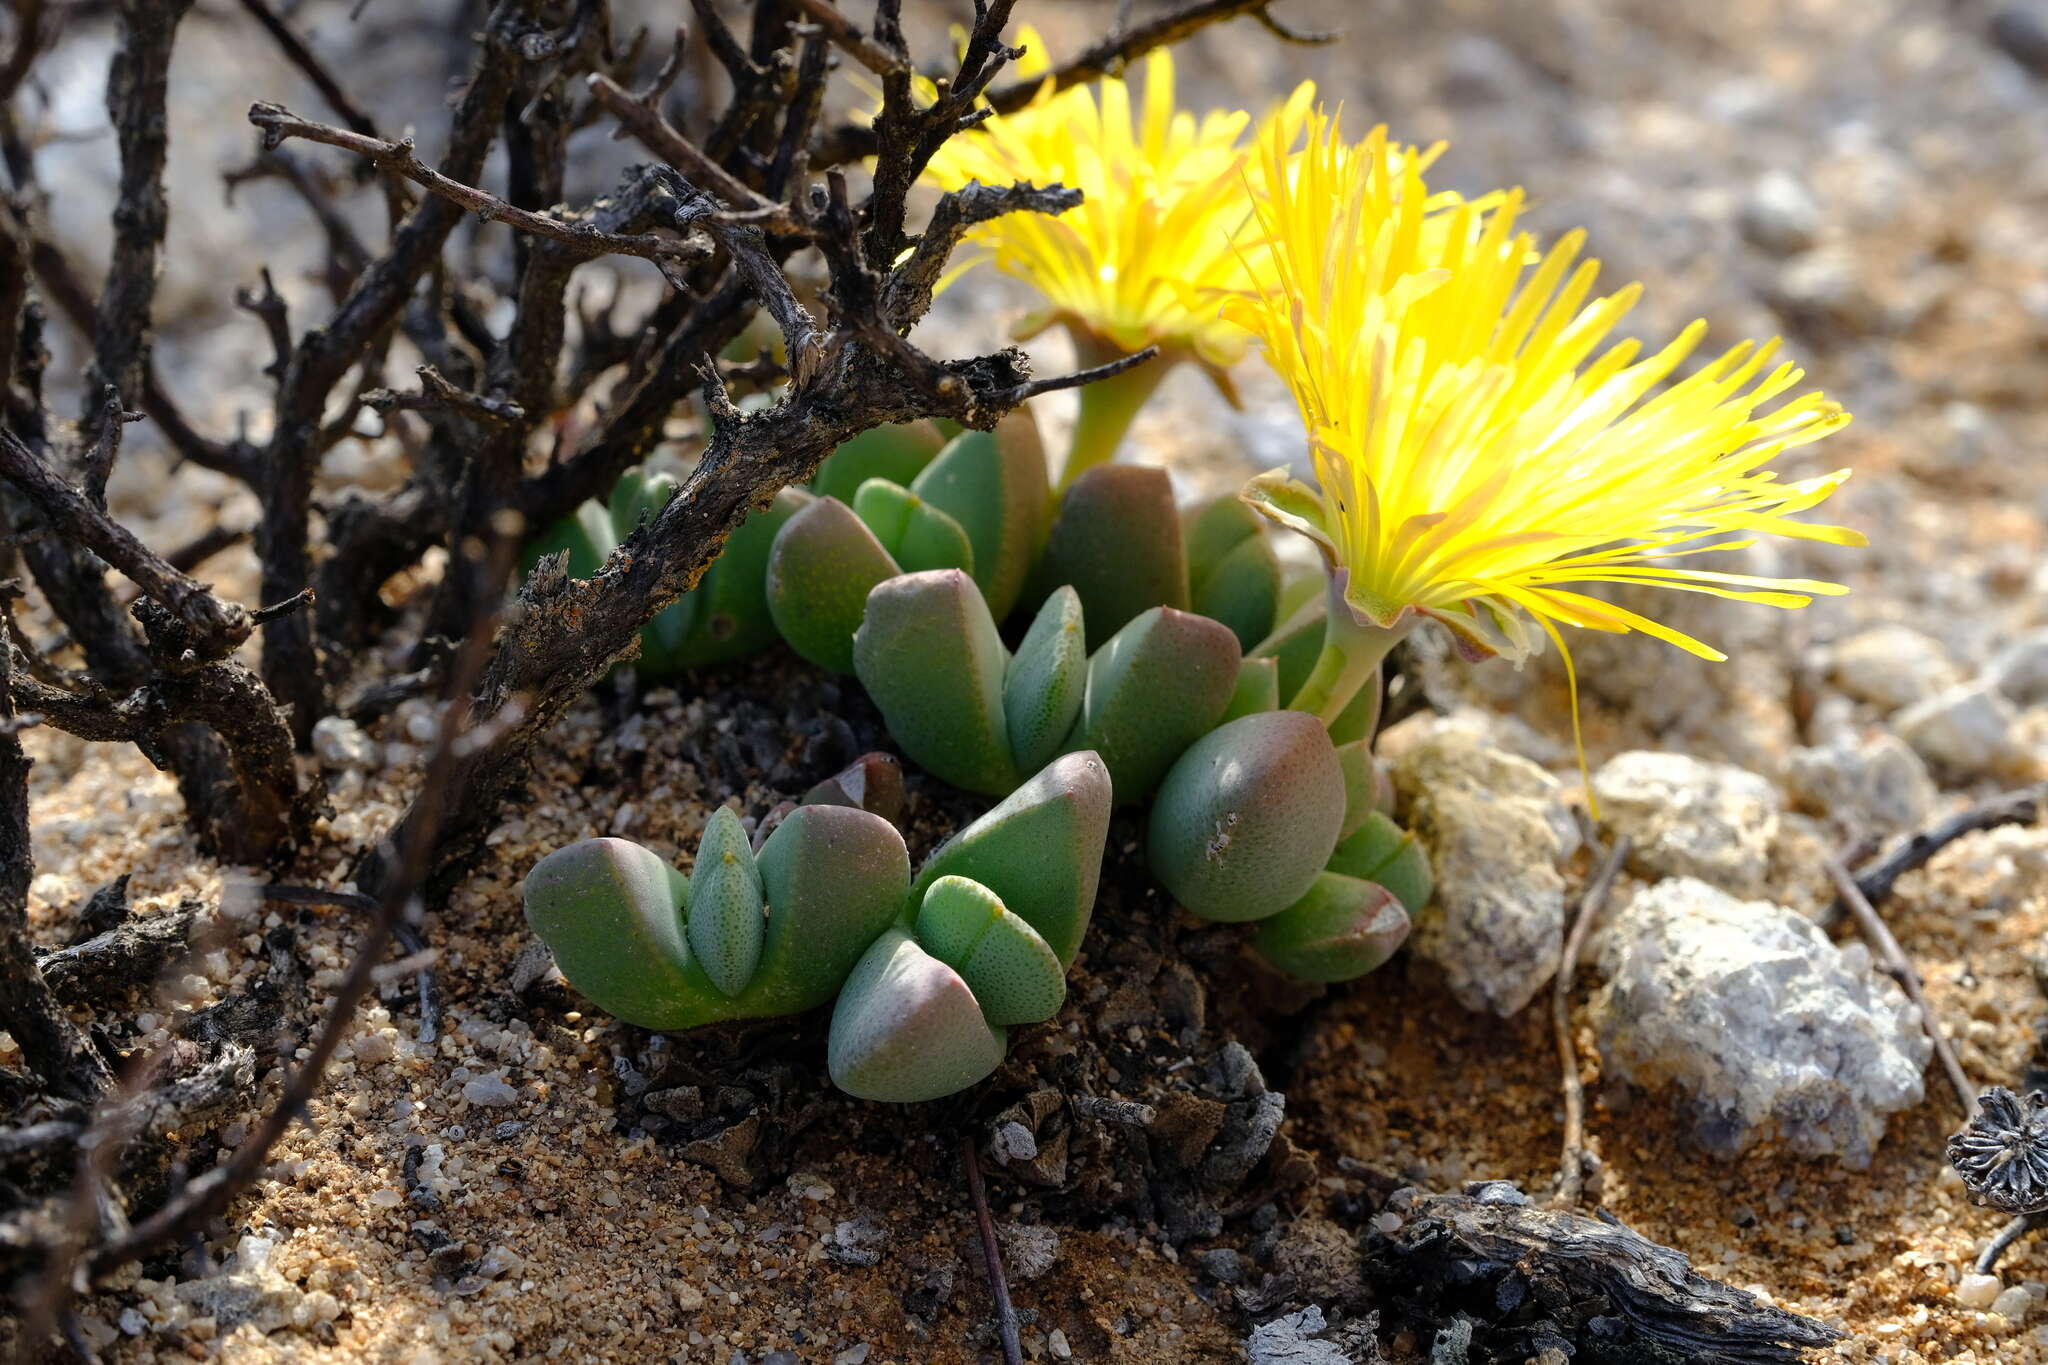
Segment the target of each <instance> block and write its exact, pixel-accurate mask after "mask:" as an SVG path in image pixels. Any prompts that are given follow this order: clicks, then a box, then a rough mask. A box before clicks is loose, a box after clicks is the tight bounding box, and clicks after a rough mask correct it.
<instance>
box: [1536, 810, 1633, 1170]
mask: <svg viewBox="0 0 2048 1365" xmlns="http://www.w3.org/2000/svg"><path fill="white" fill-rule="evenodd" d="M1629 847H1630V840H1629V836H1628V835H1626V834H1621V835H1617V836H1615V840H1614V846H1613V847H1612V848H1610V849H1609V850H1608V851H1607V856H1606V857H1604V858H1602V859H1601V860H1600V861H1599V864H1598V865H1597V866H1596V867H1594V869H1593V875H1592V876H1591V877H1589V878H1587V879H1586V886H1585V889H1584V890H1583V891H1581V892H1580V893H1579V908H1578V912H1577V913H1576V914H1575V915H1574V916H1573V918H1572V928H1571V932H1570V933H1569V934H1567V935H1566V936H1565V941H1564V954H1563V956H1562V957H1560V958H1559V959H1558V963H1557V977H1556V979H1555V980H1554V981H1553V982H1552V983H1551V993H1550V1020H1551V1025H1552V1027H1553V1028H1554V1029H1555V1030H1556V1033H1557V1059H1558V1062H1559V1064H1560V1066H1561V1067H1562V1072H1563V1088H1564V1154H1563V1156H1562V1158H1560V1160H1559V1161H1558V1164H1557V1192H1556V1194H1555V1195H1553V1196H1552V1198H1551V1201H1550V1202H1551V1204H1552V1205H1553V1206H1554V1207H1556V1208H1565V1209H1569V1208H1576V1207H1577V1206H1578V1203H1579V1198H1580V1195H1581V1194H1582V1193H1583V1192H1584V1190H1585V1183H1586V1087H1585V1083H1584V1082H1582V1081H1581V1080H1580V1079H1579V1049H1578V1047H1577V1045H1576V1044H1574V1043H1573V1041H1572V979H1573V978H1574V977H1575V976H1577V975H1578V970H1579V955H1580V954H1581V953H1583V952H1584V951H1585V949H1586V939H1587V938H1588V937H1590V936H1591V934H1592V932H1593V925H1594V924H1595V923H1596V922H1597V921H1598V920H1599V918H1600V914H1601V911H1602V909H1603V908H1604V907H1605V906H1606V904H1607V897H1608V894H1609V893H1610V892H1612V891H1613V890H1614V879H1615V878H1616V877H1617V876H1618V875H1620V873H1621V866H1622V864H1623V863H1625V862H1627V861H1628V853H1629Z"/></svg>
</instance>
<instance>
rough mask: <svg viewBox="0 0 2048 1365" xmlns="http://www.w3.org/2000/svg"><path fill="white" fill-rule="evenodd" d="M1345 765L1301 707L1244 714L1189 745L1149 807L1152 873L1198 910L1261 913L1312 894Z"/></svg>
mask: <svg viewBox="0 0 2048 1365" xmlns="http://www.w3.org/2000/svg"><path fill="white" fill-rule="evenodd" d="M1344 797H1345V791H1344V772H1343V767H1342V765H1341V764H1340V763H1339V762H1338V759H1337V751H1336V749H1335V747H1333V746H1332V745H1331V743H1330V737H1329V735H1328V734H1327V733H1326V732H1325V731H1324V730H1323V727H1322V725H1321V724H1320V723H1319V722H1318V721H1317V720H1316V718H1315V717H1314V716H1311V715H1309V714H1307V713H1306V712H1302V711H1267V712H1263V713H1260V714H1258V715H1251V716H1244V717H1242V718H1240V719H1238V720H1234V721H1231V722H1230V723H1229V724H1228V725H1224V726H1221V727H1219V728H1217V729H1215V730H1212V731H1210V732H1209V733H1208V734H1206V735H1204V736H1202V738H1200V739H1198V740H1196V741H1195V742H1194V743H1193V744H1191V745H1190V746H1188V750H1187V752H1186V753H1184V754H1182V755H1181V756H1180V760H1179V761H1178V762H1177V763H1175V764H1174V765H1173V771H1172V772H1170V773H1169V774H1167V777H1166V781H1165V783H1164V784H1162V785H1161V787H1160V789H1159V796H1158V799H1157V800H1156V801H1155V802H1154V803H1153V806H1152V820H1151V824H1150V827H1149V829H1148V832H1147V837H1146V855H1147V858H1148V859H1149V861H1150V863H1151V866H1152V872H1153V875H1154V876H1156V877H1158V878H1159V881H1160V883H1161V884H1162V885H1164V886H1165V887H1166V889H1167V890H1168V891H1170V892H1171V893H1172V894H1173V896H1174V898H1175V899H1176V900H1178V901H1179V902H1180V903H1181V904H1182V905H1183V906H1185V907H1187V909H1188V910H1190V911H1192V912H1193V913H1195V914H1197V915H1200V916H1201V917H1202V918H1204V919H1212V920H1229V921H1242V920H1259V919H1264V918H1266V917H1267V916H1268V915H1274V914H1278V913H1279V912H1280V911H1282V910H1284V909H1286V908H1287V907H1288V906H1289V905H1292V904H1293V903H1294V902H1295V901H1297V900H1299V899H1301V897H1302V896H1303V895H1304V894H1306V893H1307V891H1308V889H1309V885H1310V884H1311V883H1312V882H1314V881H1315V879H1316V874H1317V873H1319V872H1321V871H1322V870H1323V867H1324V865H1325V864H1326V863H1328V862H1329V859H1330V854H1331V851H1332V850H1333V849H1334V848H1335V847H1336V844H1337V834H1338V831H1339V830H1340V829H1341V828H1342V827H1343V823H1344Z"/></svg>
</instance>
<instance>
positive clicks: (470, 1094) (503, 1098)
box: [462, 1071, 519, 1109]
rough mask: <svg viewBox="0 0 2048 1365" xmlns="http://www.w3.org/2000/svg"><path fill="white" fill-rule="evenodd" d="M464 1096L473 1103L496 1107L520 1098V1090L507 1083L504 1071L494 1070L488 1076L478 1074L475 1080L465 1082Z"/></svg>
mask: <svg viewBox="0 0 2048 1365" xmlns="http://www.w3.org/2000/svg"><path fill="white" fill-rule="evenodd" d="M462 1098H464V1099H466V1100H468V1101H469V1102H470V1103H471V1104H475V1105H481V1106H484V1107H486V1108H492V1109H496V1108H502V1107H503V1106H505V1105H508V1104H511V1103H513V1102H515V1101H516V1100H518V1098H519V1092H518V1091H517V1090H514V1089H513V1088H512V1087H511V1086H509V1085H507V1084H506V1083H505V1075H504V1073H503V1072H500V1071H493V1072H492V1073H491V1074H490V1075H488V1076H478V1077H477V1078H476V1079H475V1080H473V1081H466V1082H464V1083H463V1087H462Z"/></svg>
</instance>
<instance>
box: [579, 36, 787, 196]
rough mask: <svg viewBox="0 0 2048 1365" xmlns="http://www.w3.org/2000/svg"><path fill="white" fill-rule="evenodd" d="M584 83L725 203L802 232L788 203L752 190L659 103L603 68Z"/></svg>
mask: <svg viewBox="0 0 2048 1365" xmlns="http://www.w3.org/2000/svg"><path fill="white" fill-rule="evenodd" d="M584 82H585V84H586V85H587V86H588V88H589V90H590V95H591V98H592V99H594V100H596V101H597V102H598V103H599V104H600V105H602V106H604V109H605V112H606V113H609V114H610V115H611V116H612V117H613V118H615V119H617V120H618V121H619V125H620V127H622V128H626V129H629V130H631V132H632V134H633V136H634V137H636V138H638V139H640V142H641V144H642V145H643V146H645V147H646V148H647V150H648V151H650V152H653V153H654V154H655V155H656V156H658V157H660V158H661V159H662V160H664V161H666V162H668V163H669V164H670V165H671V166H673V167H675V168H676V169H677V170H679V171H681V172H682V173H683V174H684V175H686V176H688V177H689V178H690V180H691V182H692V183H694V184H696V185H698V186H700V187H701V188H703V189H705V190H708V191H709V192H710V193H711V194H712V195H713V196H714V197H716V198H718V199H720V200H722V201H724V204H725V207H727V208H728V209H734V210H738V211H740V212H742V213H747V214H751V215H760V216H759V217H757V218H756V219H755V220H754V221H755V222H756V225H757V226H760V227H764V228H767V229H769V230H771V231H775V232H797V231H801V227H800V225H799V224H798V223H797V222H796V221H795V220H794V219H793V218H791V217H790V216H789V211H788V208H787V207H786V206H784V205H781V204H777V203H775V202H774V201H773V200H769V199H764V198H762V197H761V196H760V195H758V194H756V193H755V192H754V191H753V190H750V189H748V188H747V187H746V186H745V185H744V184H742V183H741V182H740V181H739V180H738V179H736V178H735V177H734V176H733V175H732V173H731V172H729V171H727V170H726V169H725V167H723V166H721V165H719V164H718V163H717V162H716V161H714V160H712V159H711V158H710V157H709V156H707V155H706V154H705V153H704V152H703V151H702V150H701V149H700V148H698V146H697V145H696V144H695V143H693V142H691V141H690V140H689V139H688V138H686V137H684V136H683V134H682V133H681V131H680V130H678V129H677V128H676V126H675V125H674V124H672V123H670V122H669V121H668V120H667V119H665V118H663V117H662V116H661V110H660V109H659V107H658V106H657V105H656V104H655V103H653V102H652V101H649V100H645V99H642V98H640V97H638V96H636V95H634V94H632V93H631V92H630V91H628V90H627V89H626V88H625V87H624V86H622V85H620V84H619V83H618V82H617V81H615V80H613V79H612V78H611V77H610V76H607V75H605V74H604V73H603V72H601V71H593V72H591V73H590V75H589V76H587V77H585V78H584Z"/></svg>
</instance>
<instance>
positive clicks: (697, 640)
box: [640, 488, 812, 677]
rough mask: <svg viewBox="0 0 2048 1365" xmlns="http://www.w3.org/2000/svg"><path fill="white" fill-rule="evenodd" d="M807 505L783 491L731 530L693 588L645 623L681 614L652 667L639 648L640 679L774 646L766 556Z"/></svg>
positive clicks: (803, 496)
mask: <svg viewBox="0 0 2048 1365" xmlns="http://www.w3.org/2000/svg"><path fill="white" fill-rule="evenodd" d="M811 501H812V499H811V495H810V494H808V493H806V492H804V491H803V490H802V489H801V488H784V489H781V490H779V491H778V492H777V493H776V494H775V500H774V501H773V502H772V503H770V504H769V505H768V506H767V507H765V508H761V509H758V510H756V511H753V512H750V513H748V514H747V518H746V520H745V521H742V522H741V523H740V524H739V525H738V526H737V527H735V528H733V532H732V534H731V535H729V536H727V537H726V540H725V548H724V549H723V550H721V551H720V552H719V555H718V558H717V559H715V560H713V561H712V563H711V567H710V568H708V569H706V570H705V571H704V577H703V579H702V580H700V581H699V582H698V584H697V586H696V588H695V589H694V590H692V591H690V592H687V593H684V594H683V595H682V597H680V598H678V599H677V601H676V604H675V605H674V606H672V607H670V608H669V609H668V610H667V611H664V612H663V613H662V614H661V615H660V616H657V617H655V618H654V620H653V622H650V623H649V624H650V626H657V625H660V624H661V622H663V621H664V620H665V619H667V618H668V617H669V616H670V615H671V613H681V615H680V617H679V618H678V619H679V620H680V622H681V623H682V625H683V629H682V630H681V631H680V633H679V634H676V635H674V636H673V637H664V642H663V647H662V648H661V649H660V650H659V651H658V652H657V654H656V659H657V662H655V663H654V664H653V666H650V664H649V654H650V651H649V650H648V648H647V646H646V644H645V643H643V644H642V646H641V656H640V658H641V662H640V668H641V671H642V672H643V673H646V674H648V675H649V676H650V677H659V676H662V675H664V674H666V673H672V672H677V671H680V670H682V669H685V668H709V667H711V666H712V665H713V664H721V663H725V662H727V661H728V660H732V659H741V658H745V657H746V656H747V655H749V654H756V653H759V652H760V651H761V650H764V649H766V648H767V647H768V646H770V645H772V644H774V643H775V641H776V638H777V634H776V629H775V617H774V616H773V614H772V613H771V612H770V611H769V608H768V555H769V552H770V550H771V549H773V548H774V545H775V537H776V535H777V534H778V533H779V532H780V531H781V530H782V527H783V525H784V524H785V523H786V522H788V521H789V519H790V518H791V517H793V516H795V515H796V514H797V513H798V512H800V511H802V510H803V508H804V507H806V506H807V505H809V503H810V502H811ZM671 638H672V643H670V642H669V640H670V639H671ZM644 639H645V635H644V633H643V641H644Z"/></svg>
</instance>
